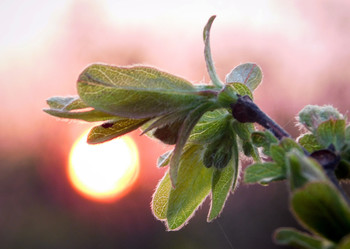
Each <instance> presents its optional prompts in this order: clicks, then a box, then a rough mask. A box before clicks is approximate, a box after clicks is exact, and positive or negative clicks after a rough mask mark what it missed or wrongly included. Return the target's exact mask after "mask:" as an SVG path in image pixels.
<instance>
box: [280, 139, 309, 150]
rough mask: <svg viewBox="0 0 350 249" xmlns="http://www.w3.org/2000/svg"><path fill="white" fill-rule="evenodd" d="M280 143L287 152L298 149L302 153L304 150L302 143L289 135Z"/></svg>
mask: <svg viewBox="0 0 350 249" xmlns="http://www.w3.org/2000/svg"><path fill="white" fill-rule="evenodd" d="M280 145H281V146H282V148H283V149H284V150H285V151H286V152H288V151H291V150H293V149H296V150H298V151H299V152H301V153H303V152H304V151H303V149H302V148H301V147H300V145H299V144H298V143H297V142H295V141H294V140H293V139H291V138H289V137H284V138H282V140H281V141H280Z"/></svg>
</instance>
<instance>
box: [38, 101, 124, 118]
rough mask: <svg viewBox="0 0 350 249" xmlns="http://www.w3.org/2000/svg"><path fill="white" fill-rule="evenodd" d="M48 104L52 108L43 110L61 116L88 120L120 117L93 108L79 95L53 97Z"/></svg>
mask: <svg viewBox="0 0 350 249" xmlns="http://www.w3.org/2000/svg"><path fill="white" fill-rule="evenodd" d="M47 104H48V105H49V106H50V109H44V110H43V111H44V112H46V113H48V114H50V115H52V116H55V117H59V118H69V119H78V120H84V121H87V122H96V121H105V120H111V119H119V117H117V116H114V115H110V114H107V113H104V112H100V111H96V110H94V109H92V108H91V107H89V106H87V105H86V104H85V103H84V102H82V101H81V99H79V97H52V98H50V99H48V100H47ZM77 110H79V111H77Z"/></svg>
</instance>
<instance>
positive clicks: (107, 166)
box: [68, 132, 139, 202]
mask: <svg viewBox="0 0 350 249" xmlns="http://www.w3.org/2000/svg"><path fill="white" fill-rule="evenodd" d="M87 134H88V132H85V133H84V134H83V135H82V136H81V137H80V138H78V139H77V141H76V142H75V143H74V145H73V147H72V149H71V152H70V155H69V164H68V177H69V180H70V182H71V184H72V185H73V187H74V188H75V189H76V190H77V191H78V192H79V193H80V194H82V195H83V196H85V197H87V198H89V199H93V200H98V201H103V202H111V201H114V200H116V199H118V198H121V197H122V196H124V195H125V194H127V193H128V192H129V191H130V189H131V187H132V185H133V184H134V183H135V181H136V178H137V176H138V172H139V160H138V151H137V146H136V144H135V142H134V141H133V139H132V138H131V137H130V136H123V137H121V138H118V139H114V140H112V141H109V142H105V143H102V144H97V145H89V144H87V142H86V139H87Z"/></svg>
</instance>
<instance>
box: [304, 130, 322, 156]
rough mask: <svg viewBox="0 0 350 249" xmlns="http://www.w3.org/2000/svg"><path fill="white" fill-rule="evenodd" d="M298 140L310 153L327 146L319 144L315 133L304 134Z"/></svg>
mask: <svg viewBox="0 0 350 249" xmlns="http://www.w3.org/2000/svg"><path fill="white" fill-rule="evenodd" d="M298 142H299V144H300V145H301V146H303V147H304V148H305V149H306V150H307V151H308V152H309V153H312V152H314V151H316V150H321V149H324V148H325V147H324V146H322V145H321V144H319V142H318V141H317V138H316V137H315V135H313V134H311V133H308V134H304V135H303V136H301V137H300V138H299V139H298Z"/></svg>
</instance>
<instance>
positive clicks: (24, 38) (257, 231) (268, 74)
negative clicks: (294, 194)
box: [0, 0, 350, 249]
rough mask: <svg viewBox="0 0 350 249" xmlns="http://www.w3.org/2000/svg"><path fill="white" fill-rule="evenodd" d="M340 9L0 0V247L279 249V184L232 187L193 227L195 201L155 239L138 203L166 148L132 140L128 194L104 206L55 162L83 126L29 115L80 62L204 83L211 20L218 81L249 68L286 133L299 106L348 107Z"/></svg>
mask: <svg viewBox="0 0 350 249" xmlns="http://www.w3.org/2000/svg"><path fill="white" fill-rule="evenodd" d="M349 13H350V2H349V1H347V0H317V1H316V0H309V1H301V0H297V1H278V0H264V1H261V0H221V1H220V0H218V1H209V0H205V1H203V0H201V1H199V0H194V1H184V0H178V1H157V0H148V1H141V0H135V1H133V0H128V1H124V0H100V1H97V0H85V1H84V0H61V1H54V0H45V1H43V0H31V1H23V0H21V1H20V0H2V1H1V2H0V32H1V37H0V54H1V56H0V77H1V80H0V99H1V103H2V104H1V108H0V114H1V117H2V118H1V121H0V192H1V194H0V247H1V248H13V249H15V248H36V249H40V248H52V249H54V248H66V249H70V248H75V249H80V248H84V249H89V248H101V249H110V248H155V249H157V248H168V249H172V248H174V249H175V248H189V249H190V248H229V249H230V248H287V247H278V246H276V245H274V244H273V239H272V233H273V231H274V230H275V229H276V228H278V227H281V226H293V227H298V224H297V223H296V222H295V221H294V219H293V217H292V216H291V215H290V213H289V209H288V193H287V187H286V184H285V183H284V182H282V183H274V184H271V185H270V186H268V187H262V186H258V185H250V186H246V185H242V184H241V186H240V188H238V190H237V192H236V193H235V194H234V195H233V196H230V198H229V200H228V202H227V204H226V207H225V209H224V211H223V213H222V214H221V217H220V218H219V219H217V220H216V221H214V222H212V223H206V215H207V212H208V209H209V201H208V200H207V201H206V202H205V203H204V205H203V206H202V207H201V208H200V209H199V211H198V212H197V214H196V216H195V217H194V218H193V219H192V220H191V222H190V223H189V224H188V225H187V226H185V227H184V228H183V229H182V230H180V231H177V232H167V231H166V229H165V226H164V224H163V223H162V222H160V221H157V220H156V219H155V218H154V217H153V215H152V212H151V209H150V202H151V199H152V193H153V191H154V189H155V187H156V185H157V183H158V181H159V179H160V178H161V177H162V175H163V174H164V172H165V171H164V170H165V169H158V168H157V167H156V160H157V157H158V156H159V155H160V154H161V153H163V152H165V151H167V150H168V149H169V148H167V147H165V146H164V145H161V144H159V143H158V142H155V141H152V140H150V139H149V138H147V137H144V136H139V134H140V132H139V131H137V132H133V133H132V134H131V138H133V140H134V142H135V144H136V146H137V148H138V153H139V166H140V169H139V172H138V177H137V179H136V180H135V182H134V183H133V185H132V187H131V190H130V189H129V191H128V192H127V193H125V194H124V196H122V197H118V198H116V199H114V200H112V201H107V202H106V201H99V200H94V199H93V198H86V196H84V195H82V194H81V193H80V192H79V191H77V190H76V188H74V186H73V185H72V183H71V180H70V179H69V176H68V174H67V168H68V167H69V153H70V151H71V149H72V146H73V144H74V142H75V141H76V139H77V138H78V137H79V136H80V135H81V134H82V133H83V132H84V131H86V130H87V129H88V128H89V127H91V124H87V123H81V122H72V121H70V122H65V121H63V122H62V121H61V120H58V119H57V118H53V117H51V116H49V115H47V114H45V113H44V112H43V111H42V109H43V108H45V107H47V106H46V103H45V100H46V99H47V98H49V97H51V96H66V95H76V89H75V82H76V79H77V77H78V75H79V73H80V72H81V71H82V70H83V69H84V68H85V67H86V66H87V65H88V64H90V63H94V62H103V63H109V64H115V65H132V64H146V65H152V66H155V67H157V68H160V69H162V70H165V71H168V72H170V73H173V74H176V75H179V76H182V77H184V78H186V79H188V80H190V81H191V82H194V83H198V82H208V81H209V77H208V75H207V73H206V68H205V62H204V58H203V41H202V30H203V27H204V25H205V24H206V22H207V20H208V18H209V17H210V16H211V15H213V14H216V15H217V19H216V20H215V22H214V24H213V27H212V33H211V45H212V53H213V58H214V60H215V62H216V68H217V72H218V74H219V76H220V77H221V78H222V79H224V77H225V75H226V74H227V73H229V71H230V70H231V69H232V68H234V67H235V66H236V65H238V64H240V63H244V62H255V63H257V64H259V65H260V66H261V68H262V70H263V72H264V80H263V84H262V86H260V87H259V88H258V89H257V90H256V92H255V101H256V102H257V103H258V105H259V106H260V107H261V108H262V109H263V110H264V111H266V112H267V113H268V114H269V115H270V116H271V117H272V118H274V119H275V120H277V122H278V123H280V124H281V125H282V126H283V127H284V128H285V129H287V130H288V131H289V132H290V133H291V134H292V135H293V136H294V137H296V136H298V130H297V129H296V128H295V118H294V117H295V115H296V114H297V113H298V111H299V110H301V109H302V107H303V106H304V105H306V104H318V105H323V104H333V105H334V106H335V107H337V108H338V109H339V110H340V111H341V112H347V110H348V108H349V103H350V99H349V93H350V90H349V89H350V87H349V82H350V64H349V60H350V49H349V44H350V35H349V30H350V15H349ZM108 163H110V164H113V163H118V159H116V160H115V161H112V162H108ZM108 163H107V164H108ZM246 163H247V162H243V164H244V165H245V164H246Z"/></svg>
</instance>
